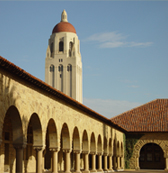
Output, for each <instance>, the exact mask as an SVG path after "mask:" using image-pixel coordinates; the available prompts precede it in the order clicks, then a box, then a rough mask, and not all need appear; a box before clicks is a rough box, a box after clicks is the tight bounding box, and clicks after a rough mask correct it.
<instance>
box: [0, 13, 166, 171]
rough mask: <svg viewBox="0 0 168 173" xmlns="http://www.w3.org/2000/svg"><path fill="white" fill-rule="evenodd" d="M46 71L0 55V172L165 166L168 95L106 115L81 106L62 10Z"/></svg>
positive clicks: (75, 45)
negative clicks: (41, 73)
mask: <svg viewBox="0 0 168 173" xmlns="http://www.w3.org/2000/svg"><path fill="white" fill-rule="evenodd" d="M66 26H68V27H66ZM45 70H46V73H45V75H46V77H45V81H46V83H45V82H43V81H41V80H39V79H37V78H35V77H34V76H32V75H31V74H29V73H27V72H26V71H24V70H23V69H21V68H19V67H18V66H16V65H14V64H13V63H11V62H9V61H8V60H6V59H5V58H3V57H0V173H1V172H2V173H3V172H6V173H15V172H16V173H35V172H36V173H42V172H48V171H50V172H52V173H58V172H65V173H70V172H74V173H80V172H83V173H89V172H113V171H122V170H124V169H127V168H129V169H133V170H136V169H165V170H168V99H156V100H154V101H152V102H149V103H147V104H145V105H142V106H140V107H138V108H135V109H133V110H130V111H128V112H125V113H123V114H121V115H118V116H116V117H114V118H112V119H108V118H105V117H104V116H102V115H100V114H98V113H96V112H95V111H93V110H91V109H90V108H88V107H86V106H84V105H83V104H82V103H81V102H82V88H81V86H82V62H81V55H80V50H79V40H78V37H77V35H76V31H75V28H74V27H73V26H72V25H71V24H70V23H68V21H67V14H66V12H65V11H63V13H62V18H61V22H60V23H59V24H58V25H56V26H55V27H54V29H53V32H52V35H51V37H50V39H49V46H48V48H47V54H46V67H45ZM47 83H48V84H47ZM77 100H78V101H77Z"/></svg>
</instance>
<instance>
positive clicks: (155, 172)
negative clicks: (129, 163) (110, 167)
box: [121, 169, 166, 173]
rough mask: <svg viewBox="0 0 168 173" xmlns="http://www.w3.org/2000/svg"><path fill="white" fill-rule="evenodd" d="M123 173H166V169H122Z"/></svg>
mask: <svg viewBox="0 0 168 173" xmlns="http://www.w3.org/2000/svg"><path fill="white" fill-rule="evenodd" d="M121 172H122V173H123V172H124V173H129V172H130V173H134V172H135V173H166V171H164V170H149V169H141V170H138V171H133V170H131V171H121Z"/></svg>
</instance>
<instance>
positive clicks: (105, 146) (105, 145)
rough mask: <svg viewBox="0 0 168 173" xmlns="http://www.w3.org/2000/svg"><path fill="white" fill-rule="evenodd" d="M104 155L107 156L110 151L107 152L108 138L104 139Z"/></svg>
mask: <svg viewBox="0 0 168 173" xmlns="http://www.w3.org/2000/svg"><path fill="white" fill-rule="evenodd" d="M104 153H105V154H107V153H108V151H107V138H106V137H104Z"/></svg>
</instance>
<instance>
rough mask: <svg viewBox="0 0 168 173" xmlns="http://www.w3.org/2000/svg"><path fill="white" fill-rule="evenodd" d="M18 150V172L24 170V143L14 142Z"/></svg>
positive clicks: (20, 172)
mask: <svg viewBox="0 0 168 173" xmlns="http://www.w3.org/2000/svg"><path fill="white" fill-rule="evenodd" d="M14 148H15V150H16V173H22V172H23V145H22V144H14Z"/></svg>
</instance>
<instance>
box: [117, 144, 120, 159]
mask: <svg viewBox="0 0 168 173" xmlns="http://www.w3.org/2000/svg"><path fill="white" fill-rule="evenodd" d="M117 156H120V142H119V141H117Z"/></svg>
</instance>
